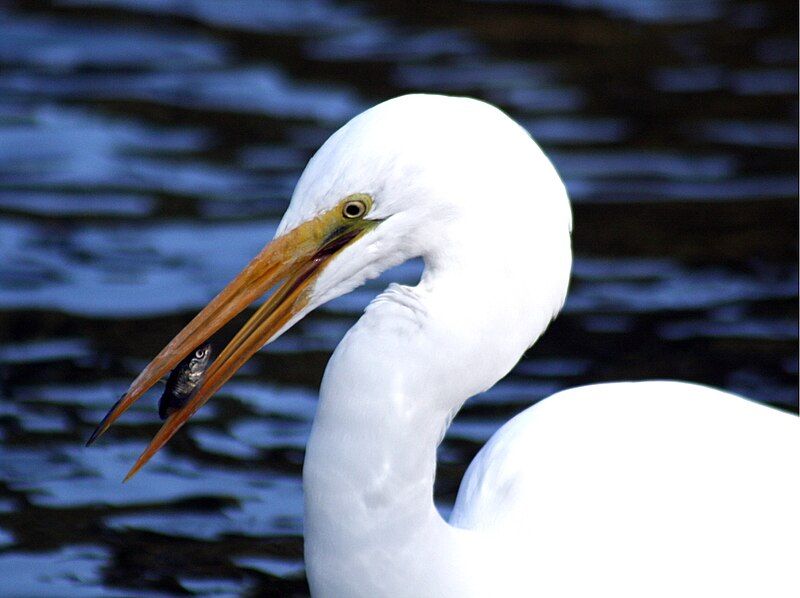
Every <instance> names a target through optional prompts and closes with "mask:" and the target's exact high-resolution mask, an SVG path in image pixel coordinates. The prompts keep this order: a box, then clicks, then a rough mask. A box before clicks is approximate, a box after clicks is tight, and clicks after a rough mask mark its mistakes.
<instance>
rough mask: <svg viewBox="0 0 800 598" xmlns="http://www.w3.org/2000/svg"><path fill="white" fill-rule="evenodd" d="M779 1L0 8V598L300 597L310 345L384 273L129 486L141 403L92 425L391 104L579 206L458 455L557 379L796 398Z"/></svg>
mask: <svg viewBox="0 0 800 598" xmlns="http://www.w3.org/2000/svg"><path fill="white" fill-rule="evenodd" d="M796 16H797V15H796V7H795V6H793V5H790V4H789V3H782V2H778V1H777V0H775V1H768V2H763V3H759V4H758V5H754V4H751V3H745V2H738V1H733V0H731V1H723V0H719V1H714V2H703V3H698V2H685V1H682V0H658V1H656V0H653V1H649V2H626V1H623V0H547V1H544V2H530V3H522V2H521V3H514V5H513V6H506V5H503V6H500V5H497V4H496V3H494V2H473V3H463V4H462V3H458V2H454V1H453V2H451V1H446V2H442V3H430V4H428V5H419V6H418V7H417V8H416V10H415V12H414V14H411V13H409V12H408V10H407V8H406V6H405V4H403V3H398V2H393V1H391V0H382V1H381V2H376V3H372V4H371V5H369V6H367V5H364V4H362V3H353V2H350V1H348V0H341V1H336V2H334V1H332V0H302V1H300V2H284V1H279V0H268V1H265V0H236V1H235V2H224V3H222V2H215V1H213V0H202V1H193V2H180V1H178V2H173V1H162V0H145V1H142V0H60V1H56V2H51V3H44V2H38V1H34V0H21V1H20V2H17V3H16V4H15V5H14V6H13V7H9V6H5V5H4V6H3V7H0V30H2V31H3V35H2V36H0V258H1V259H0V443H2V444H3V450H2V451H0V595H3V596H6V595H8V596H14V595H19V596H33V595H35V596H72V595H75V596H77V595H80V596H87V595H89V596H93V595H98V596H99V595H103V596H114V595H120V596H124V595H132V594H135V595H137V596H148V595H175V594H181V593H190V594H194V595H203V596H230V595H258V596H268V595H292V594H295V595H303V593H304V592H306V591H307V589H306V586H305V583H304V580H303V575H302V572H303V568H302V558H301V556H302V539H301V531H302V493H301V482H300V473H301V467H302V458H303V448H304V444H305V441H306V438H307V436H308V433H309V430H310V425H311V420H312V418H313V414H314V409H315V405H316V388H317V385H318V383H319V379H320V377H321V375H322V369H323V367H324V364H325V361H326V359H327V355H328V354H329V352H330V351H331V350H332V349H333V347H334V346H335V345H336V343H337V342H338V340H339V339H340V338H341V336H342V335H343V333H344V332H345V331H346V330H347V328H348V327H349V326H350V325H351V324H352V322H353V319H354V318H355V317H356V315H357V314H358V313H359V312H360V310H361V309H363V306H364V305H365V304H366V303H367V302H368V301H369V300H370V299H371V297H373V296H374V295H375V294H376V293H377V292H379V291H380V289H381V288H383V287H384V286H385V285H386V284H387V283H388V282H389V281H399V282H404V283H413V282H414V281H415V280H417V279H418V277H419V274H420V271H421V264H420V263H418V262H412V263H409V264H406V265H403V266H400V267H398V268H395V269H394V270H393V271H391V272H389V273H387V274H386V275H385V276H384V277H382V278H381V279H380V280H377V281H373V282H371V283H369V284H368V285H366V286H365V288H363V289H360V290H358V291H356V292H354V293H352V294H351V295H349V296H347V297H343V298H340V299H337V300H336V301H333V302H331V303H330V304H329V305H327V306H325V307H324V308H323V309H322V310H320V311H319V313H316V314H314V315H312V316H311V317H310V318H309V319H308V320H306V321H304V322H302V323H301V324H300V325H298V326H297V327H296V328H295V329H294V330H293V331H292V332H291V333H290V334H287V335H285V336H284V337H282V338H281V339H279V341H278V342H276V343H275V344H274V345H273V346H272V349H271V350H270V351H269V352H262V353H260V354H258V355H257V356H256V357H255V358H254V359H253V360H252V362H251V363H250V364H248V366H247V367H245V368H243V370H242V371H241V373H240V375H238V376H237V377H236V378H235V379H234V380H233V381H231V382H230V383H229V384H228V385H226V386H225V388H224V389H223V391H221V392H220V396H219V398H217V399H216V400H214V401H212V402H211V403H210V404H209V405H207V406H206V407H204V408H203V410H201V411H200V413H199V414H198V416H197V418H196V419H195V420H193V424H192V425H191V426H189V427H187V429H186V430H185V432H183V433H181V434H180V435H179V436H178V437H177V438H176V439H174V441H173V442H172V443H171V444H170V446H169V448H168V449H167V450H166V451H165V452H164V453H163V454H160V455H159V456H158V457H157V458H156V459H155V460H154V462H153V463H152V465H151V466H148V467H147V468H145V470H143V471H142V472H141V473H140V474H139V475H138V476H137V477H136V478H135V479H134V480H133V481H132V482H130V483H128V484H126V485H124V486H123V485H121V484H120V479H121V477H122V476H123V475H124V473H125V471H127V468H128V467H129V466H130V464H131V463H132V462H133V460H134V459H135V457H136V456H137V455H138V452H139V451H140V450H141V449H142V448H143V446H144V444H145V441H146V439H147V438H149V436H150V435H151V434H152V433H153V432H154V431H155V429H156V428H157V426H158V418H157V416H156V409H155V406H156V401H157V398H158V395H159V394H160V392H159V390H158V389H155V390H153V391H151V393H149V394H148V395H147V396H146V397H145V398H144V399H143V400H142V401H140V402H139V403H137V405H135V406H134V408H133V409H132V410H131V412H130V413H129V414H126V416H125V418H124V419H123V420H122V422H121V423H120V425H119V426H118V427H117V428H116V429H115V431H114V432H112V433H111V435H110V436H109V438H108V440H106V441H104V442H102V443H100V444H99V445H98V446H97V447H93V448H91V449H85V448H83V441H84V440H85V439H86V437H87V435H88V434H89V432H90V430H91V428H92V427H93V425H94V424H95V423H96V422H97V421H98V420H99V419H100V417H102V415H103V413H104V412H105V409H106V408H107V407H108V405H110V404H111V403H112V402H113V400H114V399H115V398H116V397H118V396H119V394H120V393H121V392H123V391H124V389H125V387H126V385H127V383H128V382H129V381H130V379H131V378H132V377H133V376H134V375H135V374H136V373H137V372H138V371H139V369H140V368H141V367H142V366H143V364H144V363H145V362H146V360H147V359H148V358H149V357H151V356H152V355H153V354H154V353H155V352H156V351H157V350H158V349H159V348H160V347H161V346H162V345H163V343H164V342H165V341H166V340H168V338H169V337H170V336H171V335H172V333H173V332H175V331H176V330H177V329H179V328H180V327H181V326H182V325H183V324H184V323H185V322H186V321H187V319H188V318H189V317H190V316H191V314H192V313H193V312H194V311H196V310H197V309H199V308H200V307H201V306H202V305H203V304H204V303H205V302H206V301H207V300H208V299H209V298H210V297H211V296H213V295H214V293H215V292H216V291H217V290H218V289H219V288H221V287H222V286H223V285H224V284H225V283H226V282H227V280H228V279H229V278H230V277H231V276H232V275H233V274H235V273H236V272H237V271H238V270H239V269H240V268H241V266H242V265H243V264H245V263H246V262H247V261H248V259H249V258H250V257H251V256H252V255H253V254H255V253H256V252H257V251H258V250H259V249H260V248H261V247H262V246H263V244H264V243H265V242H266V241H267V240H269V239H270V238H271V236H272V234H273V232H274V230H275V227H276V225H277V221H278V218H279V217H280V214H281V213H282V211H283V209H284V208H285V205H286V199H287V198H288V197H289V195H290V194H291V190H292V188H293V186H294V183H295V181H296V178H297V176H298V175H299V172H300V171H301V169H302V167H303V165H304V163H305V161H306V160H307V159H308V157H309V156H310V154H311V153H312V152H313V151H314V149H315V148H316V147H317V146H318V145H319V144H320V143H321V142H322V141H324V140H325V138H326V137H327V136H328V135H329V134H330V133H331V132H332V130H334V129H335V128H336V127H337V126H338V125H339V124H340V123H341V122H343V121H344V120H346V119H347V118H349V117H350V116H351V115H353V114H355V113H357V112H358V111H359V110H361V109H362V108H364V107H366V106H368V105H370V104H372V103H374V102H377V101H379V100H380V99H383V98H386V97H389V96H392V95H397V94H399V93H403V92H407V91H412V90H413V91H430V92H446V93H453V94H470V95H477V96H479V97H483V98H485V99H487V100H489V101H492V102H495V103H498V104H499V105H500V106H502V107H503V108H504V109H506V110H507V111H509V112H510V113H511V114H512V115H513V116H514V117H515V118H517V119H518V120H519V121H520V122H521V123H522V124H523V125H524V126H525V127H527V128H528V129H529V130H530V131H531V132H532V133H533V134H534V135H535V136H536V138H537V139H538V141H539V142H540V143H541V145H542V146H543V147H544V149H545V150H546V151H547V152H548V154H549V155H550V156H552V159H553V161H554V163H555V164H556V166H557V168H558V169H559V171H560V172H561V173H562V174H563V176H564V178H565V181H566V184H567V186H568V189H569V191H570V194H571V196H572V198H573V201H574V217H575V218H574V220H575V233H574V240H575V250H576V254H577V257H576V260H575V267H574V277H573V284H572V289H571V295H570V297H569V300H568V302H567V305H566V307H565V312H564V314H563V315H562V316H561V317H560V318H559V319H558V320H557V321H556V322H555V323H554V324H553V326H552V328H551V330H550V332H548V333H547V334H546V335H545V337H544V338H543V339H542V340H541V342H540V343H538V344H537V346H536V347H535V348H534V349H532V350H531V351H529V352H528V354H527V355H526V357H525V358H524V359H523V361H522V362H521V363H520V364H519V366H518V367H517V368H516V369H515V370H514V371H513V372H512V373H511V375H510V376H509V377H508V378H507V379H506V380H504V381H503V382H502V383H500V384H499V385H498V386H497V387H495V388H493V389H491V390H490V391H488V392H486V393H484V394H482V395H480V396H478V397H475V398H474V399H473V400H471V401H470V403H469V404H468V406H467V408H466V409H465V411H464V413H463V414H462V415H461V416H460V417H459V418H457V419H456V421H455V422H454V424H453V428H452V430H451V432H450V433H449V435H448V437H447V439H446V441H445V443H444V444H443V445H442V447H441V449H440V480H439V482H438V486H437V500H438V502H439V506H440V509H441V510H442V512H445V513H446V512H447V511H448V509H449V505H450V504H451V502H452V500H453V498H454V495H455V490H456V488H457V484H458V481H459V479H460V476H461V475H462V473H463V470H464V467H465V466H466V464H467V463H468V462H469V460H470V459H471V457H472V456H473V455H474V453H475V452H476V451H477V449H478V448H479V446H480V445H481V444H482V443H483V442H484V441H485V440H486V439H487V438H488V437H489V436H490V435H491V434H492V433H493V432H494V431H495V430H496V429H497V428H498V427H499V426H500V425H502V423H503V422H504V421H505V420H506V419H507V418H509V417H510V416H512V415H513V414H515V413H517V412H519V411H521V410H522V409H524V408H525V407H526V406H527V405H529V404H530V403H531V402H532V401H534V400H538V399H540V398H542V397H545V396H547V395H549V394H551V393H553V392H555V391H557V390H559V389H561V388H564V387H567V386H574V385H579V384H585V383H588V382H596V381H603V380H615V379H640V378H652V377H657V378H658V377H660V378H664V377H670V378H687V379H691V380H695V381H699V382H704V383H708V384H713V385H717V386H722V387H724V388H728V389H730V390H733V391H735V392H741V393H744V394H747V395H748V396H752V397H754V398H755V399H757V400H761V401H765V402H768V403H772V404H775V405H778V406H780V407H782V408H785V409H790V410H796V409H797V314H796V299H797V286H798V276H797V267H796V259H797V256H796V247H797V227H796V222H797V202H796V192H797V170H796V147H797V112H796V94H797V78H796V72H797V47H796V39H797V30H796V21H797V18H796Z"/></svg>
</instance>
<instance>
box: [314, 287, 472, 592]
mask: <svg viewBox="0 0 800 598" xmlns="http://www.w3.org/2000/svg"><path fill="white" fill-rule="evenodd" d="M425 302H426V301H425V297H424V292H421V291H420V289H419V287H417V288H415V289H409V288H408V287H397V286H395V285H393V286H392V287H391V288H390V289H389V290H388V291H387V292H386V293H384V294H383V295H382V296H381V297H379V298H378V299H377V300H376V301H375V302H374V303H373V304H372V305H371V306H370V308H368V310H367V313H366V314H365V315H364V316H363V317H362V318H361V320H360V321H359V322H358V324H356V326H355V327H354V328H353V329H351V330H350V331H349V332H348V334H347V335H346V336H345V338H344V339H343V340H342V342H341V343H340V345H339V347H338V348H337V350H336V351H335V353H334V355H333V356H332V358H331V361H330V363H329V364H328V368H327V370H326V372H325V376H324V379H323V383H322V388H321V390H320V402H319V406H318V408H317V414H316V417H315V419H314V426H313V430H312V433H311V438H310V439H309V443H308V446H307V450H306V460H305V466H304V471H303V483H304V492H305V542H306V544H305V551H306V565H307V568H308V577H309V582H310V584H311V587H312V590H314V591H315V595H317V594H319V595H322V596H326V595H347V596H362V595H364V596H377V595H383V594H382V592H384V591H385V589H386V588H387V587H393V586H394V587H397V588H406V589H407V588H408V587H409V586H408V584H409V583H410V581H409V580H410V579H415V580H419V581H420V583H421V582H422V581H421V580H426V583H430V584H435V581H434V579H433V577H435V575H436V572H437V571H441V570H442V569H443V567H442V566H441V565H438V566H437V563H439V564H441V563H442V559H448V558H451V556H452V554H453V551H452V550H451V548H452V544H453V541H454V540H453V537H454V535H455V534H458V533H460V532H462V530H454V529H453V528H451V527H450V526H449V525H448V524H447V523H446V522H445V521H444V520H443V519H442V518H441V516H440V515H439V513H438V511H437V510H436V507H435V505H434V500H433V485H434V478H435V474H436V448H437V446H438V444H439V442H440V441H441V438H442V436H443V434H444V431H445V429H446V427H447V424H448V423H449V420H450V418H451V415H452V412H453V410H454V405H457V406H460V404H461V403H462V402H463V401H464V400H465V399H466V398H467V397H468V396H469V394H467V391H466V390H465V389H463V388H458V385H449V386H448V385H447V384H446V383H445V380H444V378H446V377H444V376H441V375H440V374H439V368H433V370H436V371H431V372H427V371H426V369H427V367H428V366H429V365H430V364H431V363H432V360H434V359H435V353H436V350H437V347H436V343H435V342H434V341H433V340H432V338H431V335H430V334H426V331H428V328H427V326H426V324H425V315H424V312H425V310H426V306H425ZM420 318H422V320H420ZM445 350H446V349H445ZM431 374H432V375H431ZM448 555H450V556H448ZM393 577H396V579H393ZM415 583H416V582H415ZM423 587H424V586H423ZM370 588H373V591H370ZM406 594H407V592H405V591H404V592H403V593H402V595H406Z"/></svg>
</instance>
